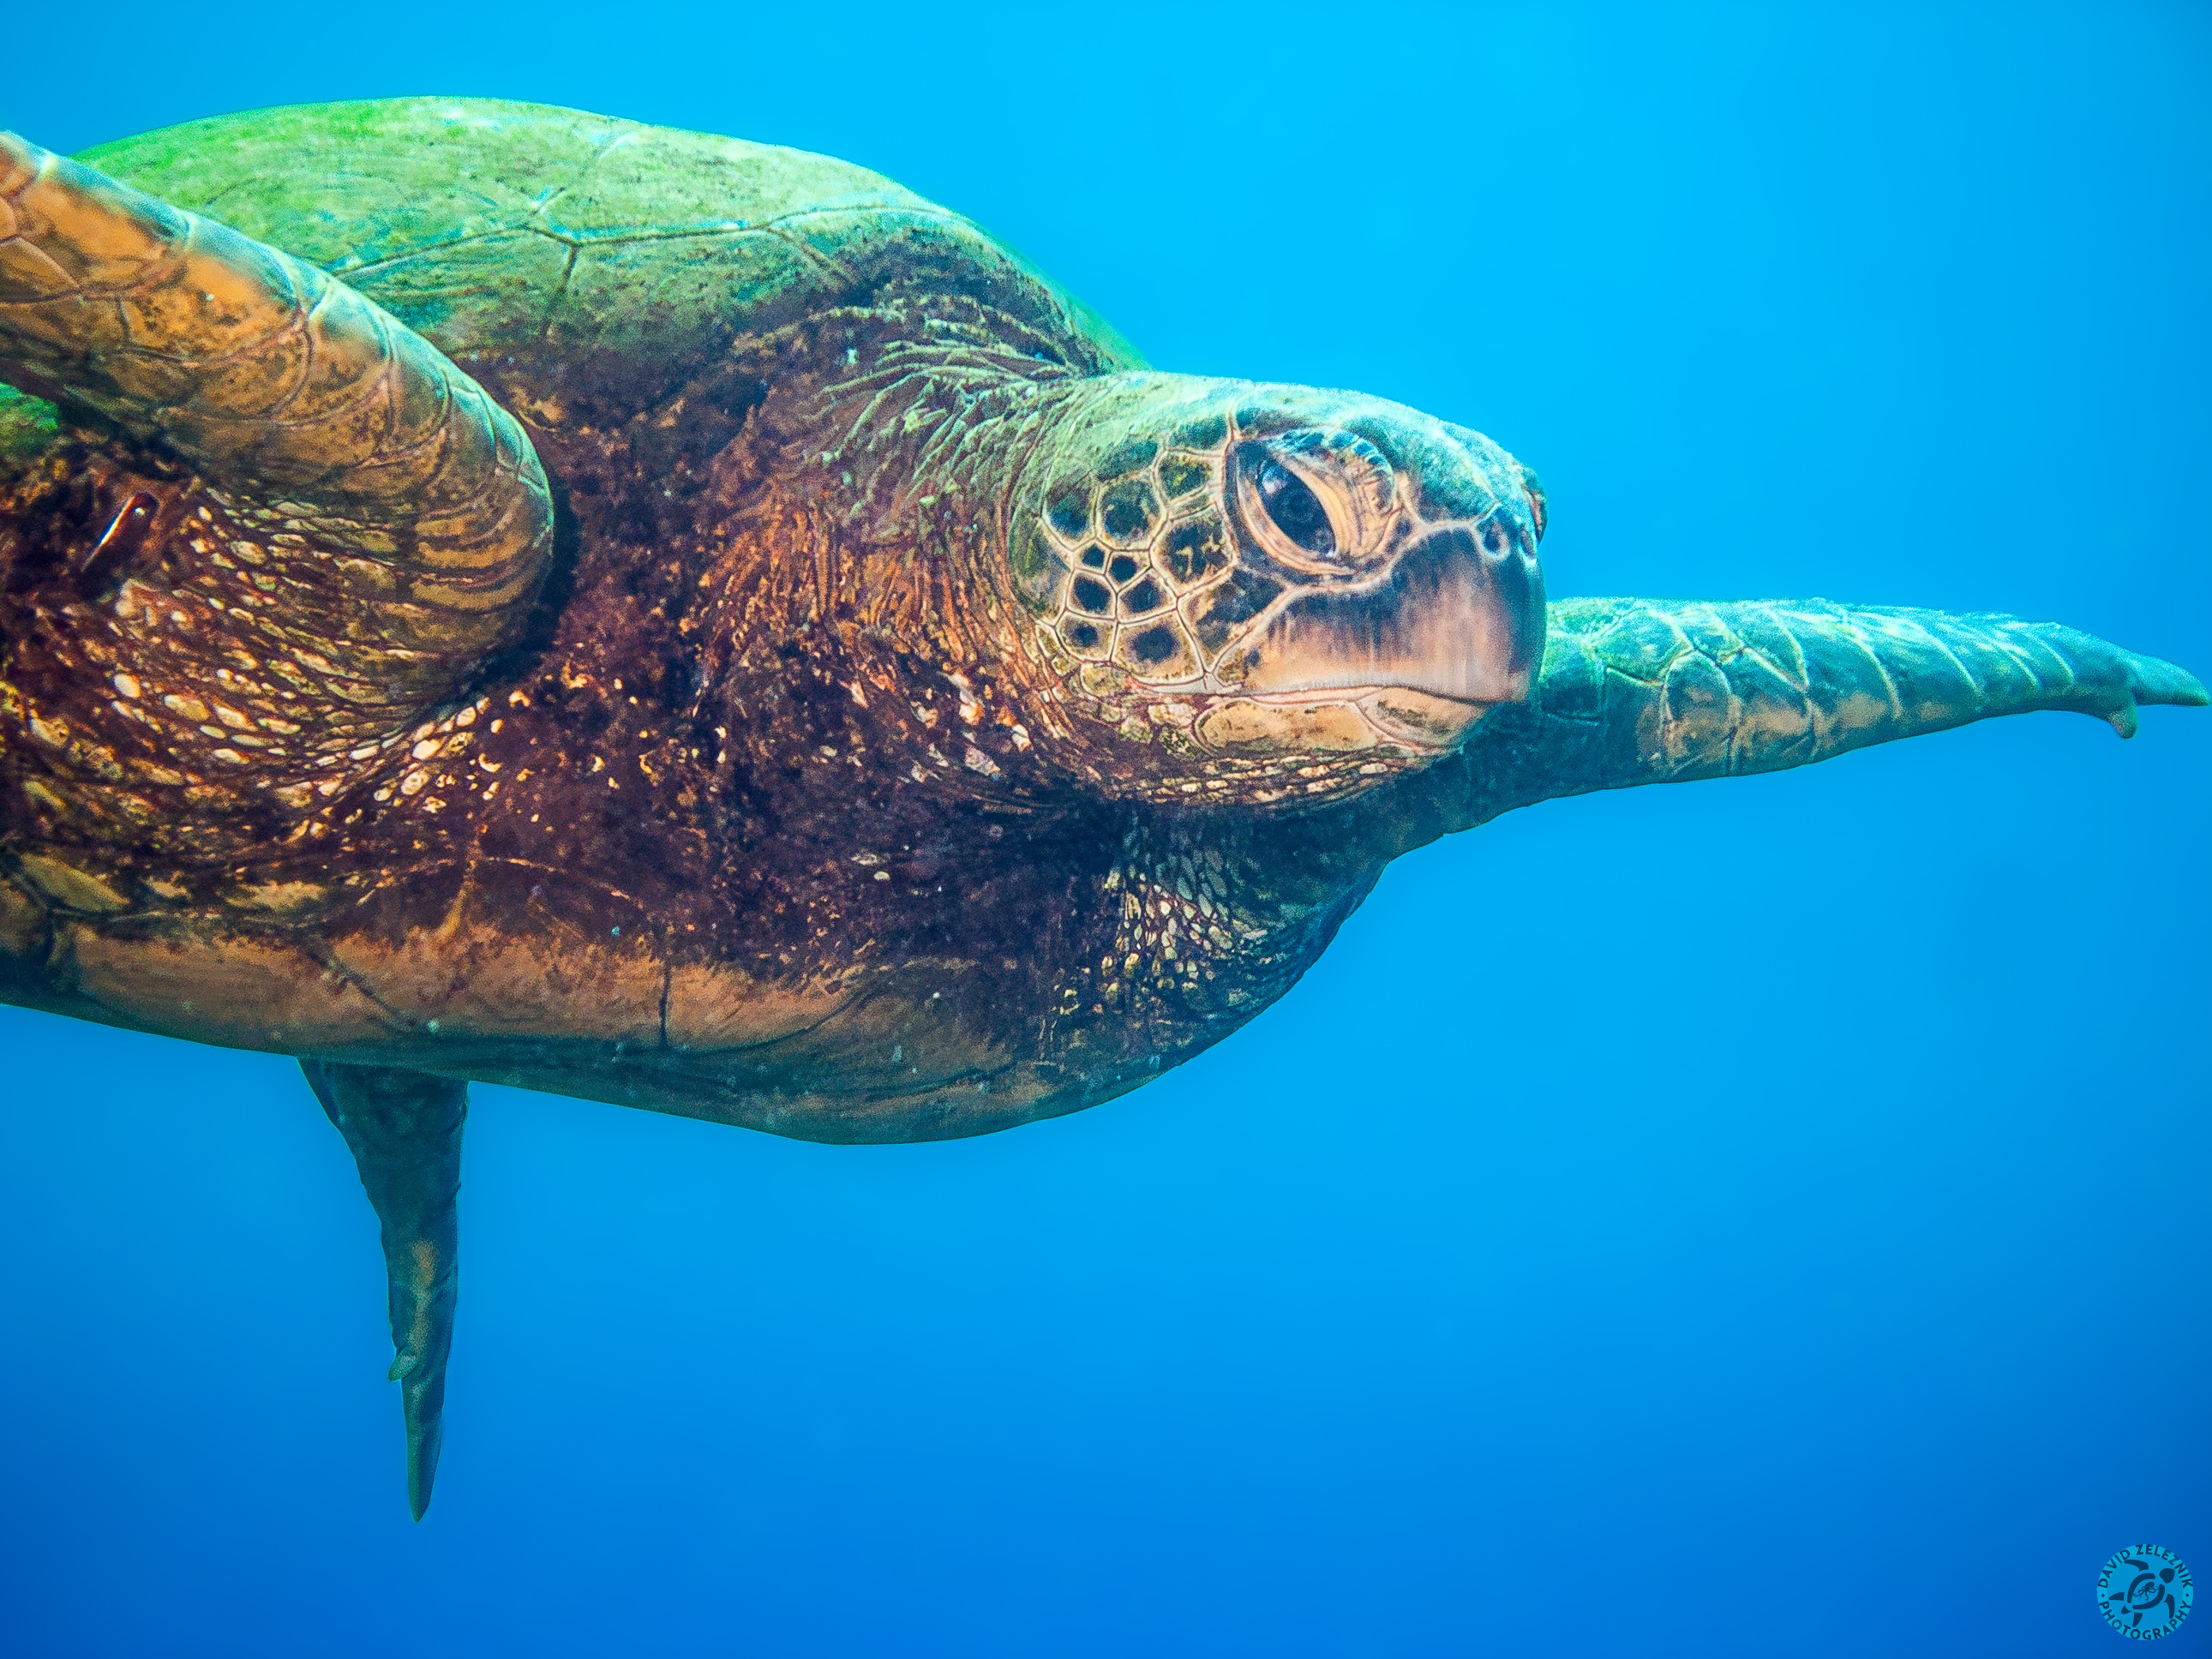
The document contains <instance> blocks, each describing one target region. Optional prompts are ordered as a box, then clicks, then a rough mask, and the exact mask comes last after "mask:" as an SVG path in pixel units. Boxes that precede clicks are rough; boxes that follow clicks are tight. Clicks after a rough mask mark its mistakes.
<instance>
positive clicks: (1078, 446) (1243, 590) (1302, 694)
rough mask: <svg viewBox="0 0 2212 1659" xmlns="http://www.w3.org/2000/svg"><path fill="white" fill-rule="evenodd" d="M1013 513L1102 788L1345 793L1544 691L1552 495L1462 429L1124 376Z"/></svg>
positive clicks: (1016, 572) (1090, 394)
mask: <svg viewBox="0 0 2212 1659" xmlns="http://www.w3.org/2000/svg"><path fill="white" fill-rule="evenodd" d="M1009 500H1010V507H1011V512H1012V522H1011V523H1010V524H1009V525H1008V526H1007V532H1008V535H1007V546H1008V549H1009V553H1010V561H1011V575H1012V581H1013V585H1014V587H1015V589H1016V592H1018V595H1019V597H1020V599H1021V600H1022V602H1023V603H1024V605H1025V606H1026V607H1027V610H1028V612H1029V615H1030V622H1031V625H1032V626H1033V629H1034V631H1035V637H1036V643H1037V647H1038V649H1039V650H1040V652H1041V653H1042V655H1043V657H1044V659H1046V660H1047V661H1048V663H1049V664H1050V665H1051V668H1052V670H1053V671H1054V673H1055V674H1056V675H1057V676H1058V677H1059V678H1060V680H1061V681H1062V683H1063V684H1064V686H1065V689H1066V698H1067V702H1068V705H1069V707H1070V708H1072V710H1073V712H1074V715H1075V719H1074V720H1073V722H1072V725H1073V726H1074V728H1075V740H1076V742H1077V744H1079V746H1081V747H1083V748H1085V750H1090V751H1091V752H1090V753H1088V754H1086V755H1085V756H1084V757H1081V758H1082V761H1083V768H1082V769H1083V770H1084V771H1085V772H1086V773H1088V774H1089V775H1091V777H1092V778H1093V779H1095V780H1096V781H1097V782H1098V783H1100V784H1101V785H1103V786H1104V787H1107V788H1108V789H1109V792H1110V793H1115V794H1118V795H1124V796H1133V797H1138V798H1146V799H1160V800H1181V801H1194V800H1204V801H1218V802H1222V803H1225V804H1226V803H1231V802H1237V803H1244V804H1253V805H1273V804H1275V803H1290V802H1294V801H1295V802H1314V801H1318V800H1330V799H1340V798H1342V797H1344V796H1346V795H1348V794H1351V793H1355V792H1356V791H1358V790H1359V789H1361V788H1363V787H1366V786H1368V785H1370V784H1371V783H1373V782H1375V781H1378V780H1379V779H1381V778H1383V777H1385V776H1388V775H1391V774H1394V773H1397V772H1402V771H1407V770H1411V769H1415V768H1418V767H1420V766H1424V765H1426V764H1427V763H1430V762H1431V761H1434V760H1436V759H1437V758H1439V757H1442V756H1443V755H1446V754H1449V753H1450V752H1451V751H1453V750H1455V749H1456V748H1458V746H1459V745H1460V744H1462V742H1463V741H1464V740H1465V739H1466V738H1467V736H1468V732H1470V731H1472V730H1473V728H1474V725H1475V723H1476V722H1477V721H1479V720H1481V718H1482V717H1483V716H1484V715H1485V714H1487V713H1489V712H1490V711H1491V710H1492V709H1493V708H1497V707H1498V705H1499V704H1501V703H1509V702H1524V701H1526V700H1527V698H1528V696H1529V693H1530V690H1531V689H1532V687H1533V685H1534V680H1535V676H1536V672H1537V668H1538V664H1539V661H1540V659H1541V657H1542V654H1543V644H1544V583H1543V575H1542V572H1541V568H1540V566H1539V564H1538V562H1537V556H1536V544H1537V541H1538V539H1539V538H1541V536H1542V534H1543V529H1544V497H1543V493H1542V490H1541V487H1540V486H1539V485H1538V483H1536V480H1535V477H1534V475H1533V474H1532V473H1530V472H1529V471H1528V470H1527V469H1526V468H1524V467H1522V465H1520V464H1519V463H1518V462H1516V461H1515V460H1514V459H1513V458H1512V457H1511V456H1510V455H1508V454H1507V453H1505V452H1504V450H1502V449H1500V448H1499V447H1498V446H1497V445H1495V444H1493V443H1492V442H1491V441H1489V440H1488V439H1487V438H1485V437H1483V436H1482V435H1480V433H1476V432H1472V431H1469V430H1468V429H1467V428H1464V427H1456V426H1451V425H1448V424H1446V423H1445V422H1441V421H1437V420H1434V419H1432V418H1431V417H1430V416H1425V415H1422V414H1420V413H1419V412H1418V411H1416V410H1410V409H1407V408H1404V407H1402V406H1401V405H1399V404H1389V403H1385V402H1383V401H1382V400H1380V399H1378V398H1363V397H1358V396H1357V395H1354V394H1352V393H1349V392H1319V391H1313V390H1309V389H1307V388H1304V387H1297V386H1255V385H1252V384H1250V383H1249V382H1245V381H1225V380H1196V379H1192V378H1188V377H1184V376H1177V375H1164V374H1122V375H1115V376H1110V377H1107V378H1104V379H1102V380H1093V381H1091V382H1088V383H1086V384H1085V386H1084V387H1083V388H1082V389H1081V391H1080V392H1078V393H1076V394H1075V395H1073V396H1072V397H1071V398H1070V399H1069V403H1068V406H1067V408H1066V412H1065V413H1064V414H1063V415H1062V416H1061V418H1060V419H1059V420H1058V421H1056V422H1054V428H1053V431H1052V434H1051V435H1050V437H1049V438H1048V441H1046V442H1044V443H1042V444H1041V445H1039V447H1038V448H1037V449H1036V452H1035V453H1033V454H1032V455H1031V456H1030V459H1029V460H1028V461H1027V462H1026V463H1025V464H1024V466H1023V469H1022V471H1021V473H1020V475H1019V476H1018V477H1017V479H1016V480H1015V487H1014V489H1013V490H1012V494H1011V495H1010V497H1009Z"/></svg>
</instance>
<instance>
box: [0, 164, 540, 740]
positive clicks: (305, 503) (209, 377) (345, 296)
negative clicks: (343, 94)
mask: <svg viewBox="0 0 2212 1659" xmlns="http://www.w3.org/2000/svg"><path fill="white" fill-rule="evenodd" d="M0 380H5V381H7V382H8V383H9V384H11V385H14V386H18V387H20V388H21V389H22V390H25V391H28V392H34V393H36V394H38V395H40V396H42V397H46V398H51V399H52V400H53V401H55V402H57V403H58V404H63V405H64V406H66V407H70V408H72V409H74V410H81V411H87V412H89V413H90V414H92V415H93V416H97V417H99V418H100V420H102V421H105V422H107V423H109V424H111V425H112V426H113V427H114V428H118V430H119V431H120V433H121V434H122V435H123V436H124V438H125V441H130V442H135V443H137V444H138V445H141V446H143V447H147V448H149V449H151V450H154V451H155V452H157V453H166V454H167V455H170V456H173V457H174V458H175V459H179V460H181V461H182V462H184V463H185V465H187V466H189V467H190V468H191V469H192V470H193V471H196V472H197V473H198V474H199V475H200V476H201V477H204V479H205V480H206V482H207V483H208V484H209V485H210V486H211V487H212V488H213V489H216V490H218V491H221V492H223V494H224V495H225V496H226V497H228V498H230V499H234V500H237V501H240V502H242V503H245V504H246V505H247V506H249V507H254V508H258V509H264V510H266V512H267V513H268V515H269V516H271V517H274V518H276V519H281V520H283V525H282V529H283V532H287V533H288V534H289V540H290V541H291V542H292V543H294V544H297V545H298V547H299V548H300V549H301V550H303V556H301V557H299V558H295V559H294V560H292V561H291V562H290V563H289V565H288V567H287V568H286V569H285V570H284V572H283V581H282V582H281V583H279V584H277V585H278V586H279V587H280V589H281V588H282V587H283V586H289V587H290V588H291V589H292V590H293V591H294V592H297V593H301V594H302V595H306V596H308V598H309V599H324V598H327V599H330V600H332V601H336V602H337V608H338V609H340V610H342V611H343V612H344V614H345V623H344V626H343V632H342V633H340V634H338V635H336V636H335V638H336V639H342V640H343V641H348V642H349V643H350V644H352V645H356V646H359V647H366V648H368V650H370V651H373V653H374V660H375V661H376V663H377V664H378V665H379V666H378V668H377V671H376V673H375V676H374V678H376V679H377V680H378V681H379V684H377V686H376V688H375V689H376V690H377V692H378V693H380V696H378V698H377V701H380V702H383V703H385V705H386V707H387V708H422V707H424V706H427V705H428V704H430V703H433V702H436V701H438V700H439V699H440V698H441V697H444V696H449V695H451V694H452V693H453V691H454V690H458V689H459V685H460V684H461V683H462V682H464V681H465V680H466V679H468V678H470V677H471V674H472V673H473V672H474V671H475V670H476V669H477V666H478V665H480V664H481V663H482V662H483V660H484V659H486V658H487V657H488V656H490V655H492V654H494V653H496V652H497V650H498V649H499V648H500V647H501V646H503V645H505V644H506V643H507V642H508V641H510V640H511V639H512V638H513V635H515V633H516V632H517V631H518V630H519V629H520V627H521V626H522V624H523V623H524V621H525V619H526V613H527V611H528V610H529V607H530V601H531V600H532V598H533V597H534V595H535V592H536V591H537V588H538V584H539V582H540V580H541V579H542V577H543V576H544V572H545V569H546V567H547V565H548V563H549V561H550V554H551V550H552V522H553V511H552V505H551V501H550V496H549V495H548V492H547V489H546V484H545V477H544V472H543V471H542V470H541V468H540V467H539V465H538V458H537V455H536V453H534V452H533V450H532V447H531V444H530V441H529V440H528V438H527V437H526V436H525V435H524V434H523V431H522V428H520V426H519V425H518V424H517V423H516V422H515V421H514V419H513V416H510V415H508V414H507V411H506V410H503V409H501V408H500V407H499V405H498V404H495V403H494V402H493V401H492V399H491V398H489V396H488V395H487V394H486V393H485V392H484V391H483V388H482V387H480V386H477V384H476V382H475V381H474V380H471V379H470V378H469V377H468V376H467V375H466V374H464V373H462V372H461V370H460V369H459V368H456V367H455V366H454V365H453V363H452V362H449V361H448V360H447V358H446V357H445V356H442V355H441V353H440V352H439V351H438V350H437V349H436V348H435V347H434V346H432V345H431V344H430V343H428V341H426V340H424V339H422V337H420V336H419V335H416V334H415V333H414V332H412V331H410V330H409V329H407V328H406V327H405V326H404V325H401V324H400V323H398V321H396V320H395V319H393V318H392V317H391V316H390V315H389V314H387V313H385V312H383V311H382V310H380V309H379V308H378V307H376V306H375V305H374V304H372V303H371V302H370V301H368V300H366V299H364V298H363V297H362V296H361V295H358V294H356V293H355V292H354V291H353V290H351V289H349V288H347V287H346V286H345V285H344V284H343V283H339V282H337V281H335V280H333V279H332V278H331V277H330V276H326V275H325V273H323V272H322V271H320V270H316V269H315V268H314V267H313V266H312V265H309V264H303V263H302V262H301V261H300V260H298V259H295V258H292V257H291V256H290V255H289V254H286V253H283V252H279V251H277V250H276V249H275V248H271V247H267V246H263V245H262V244H260V243H258V242H255V241H253V240H250V239H249V238H247V237H245V236H241V235H240V234H238V233H237V232H235V231H234V230H231V229H229V228H226V227H225V226H222V225H220V224H217V223H215V222H212V221H210V220H207V219H204V218H201V217H198V216H196V215H193V214H190V213H186V212H184V211H182V210H179V209H176V208H173V207H171V206H169V205H168V204H166V203H163V202H161V201H159V200H157V199H155V197H150V196H147V195H145V194H143V193H142V192H140V191H135V190H132V189H131V188H130V187H129V186H128V185H122V184H118V182H116V181H115V180H114V179H110V178H108V177H106V175H105V174H102V173H97V172H94V170H93V169H91V168H89V167H83V166H81V165H79V164H78V163H76V162H75V161H70V160H68V159H67V158H65V157H63V156H58V155H52V154H51V153H49V152H47V151H46V150H42V149H39V148H38V147H36V146H35V145H33V144H30V143H26V142H25V141H23V140H22V139H21V138H18V137H15V136H13V135H11V134H0ZM279 539H283V538H279ZM303 602H305V601H303ZM310 608H313V606H312V605H311V606H310ZM324 608H325V609H328V607H327V606H325V607H324ZM356 701H358V700H356Z"/></svg>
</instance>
